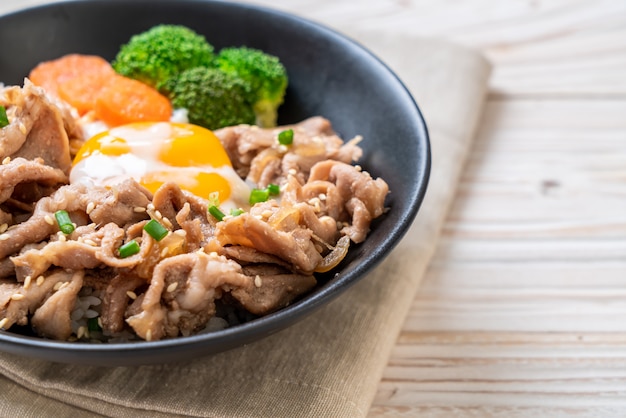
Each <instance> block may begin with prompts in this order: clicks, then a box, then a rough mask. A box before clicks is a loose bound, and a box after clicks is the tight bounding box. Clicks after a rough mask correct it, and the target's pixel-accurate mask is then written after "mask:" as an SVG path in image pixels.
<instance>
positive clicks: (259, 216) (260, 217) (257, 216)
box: [254, 215, 263, 220]
mask: <svg viewBox="0 0 626 418" xmlns="http://www.w3.org/2000/svg"><path fill="white" fill-rule="evenodd" d="M254 217H255V218H257V219H259V220H263V216H261V215H254Z"/></svg>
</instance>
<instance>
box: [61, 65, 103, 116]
mask: <svg viewBox="0 0 626 418" xmlns="http://www.w3.org/2000/svg"><path fill="white" fill-rule="evenodd" d="M112 77H115V74H114V73H94V74H92V73H87V74H81V75H78V76H76V77H74V78H72V79H70V80H68V81H66V82H63V83H61V84H59V86H58V95H59V97H60V98H61V99H63V100H65V101H66V102H67V103H69V104H70V105H72V106H73V107H74V108H75V109H76V110H78V113H79V114H81V115H84V114H85V113H87V112H89V111H91V110H94V109H95V107H96V98H97V97H98V95H99V94H100V91H101V90H102V88H103V87H104V86H105V85H106V84H107V83H108V82H109V80H110V79H111V78H112Z"/></svg>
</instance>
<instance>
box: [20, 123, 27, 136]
mask: <svg viewBox="0 0 626 418" xmlns="http://www.w3.org/2000/svg"><path fill="white" fill-rule="evenodd" d="M19 127H20V132H21V133H23V134H26V125H24V123H22V122H20V124H19Z"/></svg>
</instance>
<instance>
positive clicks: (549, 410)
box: [254, 0, 626, 417]
mask: <svg viewBox="0 0 626 418" xmlns="http://www.w3.org/2000/svg"><path fill="white" fill-rule="evenodd" d="M254 3H257V4H258V3H262V4H266V5H268V6H272V7H275V8H279V9H283V10H287V11H291V12H294V13H298V14H300V15H303V16H305V17H308V18H312V19H314V20H317V21H320V22H323V23H326V24H328V25H331V26H333V27H336V28H341V27H342V26H346V25H349V26H350V27H355V26H357V27H375V28H386V30H390V31H400V32H406V33H413V34H418V35H424V36H431V37H432V36H434V37H441V38H446V39H450V40H453V41H456V42H458V43H461V44H465V45H469V46H472V47H475V48H477V49H479V50H481V51H482V52H483V53H484V54H485V55H486V56H487V57H488V58H489V59H490V60H491V61H492V62H493V64H494V73H493V76H492V79H491V83H490V91H489V97H488V101H487V105H486V108H485V112H484V118H483V120H482V123H481V129H480V131H479V132H478V135H477V138H476V141H475V144H474V147H473V151H472V153H471V155H470V158H469V162H468V165H467V168H466V170H465V174H464V175H463V177H462V180H461V184H460V186H459V190H458V194H457V198H456V200H455V202H454V204H453V207H452V210H451V213H450V214H449V216H448V219H447V221H446V223H445V226H444V231H443V237H442V240H441V243H440V245H439V247H438V250H437V253H436V255H435V259H434V260H433V262H432V265H431V267H430V269H429V271H428V274H427V276H426V278H425V280H424V282H423V285H422V287H421V290H420V292H419V294H418V295H417V296H416V298H415V301H414V302H413V305H412V309H411V312H410V314H409V316H408V318H407V320H406V323H405V324H404V328H403V331H402V334H401V335H400V338H399V340H398V342H397V345H396V347H395V349H394V351H393V355H392V357H391V359H390V360H389V364H388V366H387V368H386V371H385V373H384V377H383V380H382V381H381V382H380V386H379V390H378V393H377V396H376V399H375V401H374V405H373V407H372V409H371V411H370V415H371V416H372V417H380V416H389V417H397V416H420V417H422V416H424V417H470V416H471V417H485V416H504V417H522V416H523V417H528V416H533V417H534V416H538V417H539V416H541V417H565V416H567V417H571V416H576V417H580V416H610V417H620V416H621V417H624V416H626V1H624V0H615V1H603V0H578V1H568V0H552V1H542V0H526V1H522V0H515V1H514V0H509V1H498V0H458V1H453V0H446V1H440V0H421V1H417V0H395V1H391V0H364V1H354V0H350V1H345V0H272V1H270V0H263V1H255V2H254Z"/></svg>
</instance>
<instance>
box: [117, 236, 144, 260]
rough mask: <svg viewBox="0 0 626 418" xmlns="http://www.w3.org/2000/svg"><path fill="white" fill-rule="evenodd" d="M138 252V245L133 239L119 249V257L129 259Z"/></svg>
mask: <svg viewBox="0 0 626 418" xmlns="http://www.w3.org/2000/svg"><path fill="white" fill-rule="evenodd" d="M139 250H141V247H139V243H138V242H137V241H135V240H134V239H131V240H130V241H128V242H127V243H126V244H124V245H122V246H121V247H120V249H119V251H120V257H122V258H126V257H130V256H131V255H135V254H137V253H138V252H139Z"/></svg>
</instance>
